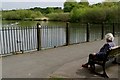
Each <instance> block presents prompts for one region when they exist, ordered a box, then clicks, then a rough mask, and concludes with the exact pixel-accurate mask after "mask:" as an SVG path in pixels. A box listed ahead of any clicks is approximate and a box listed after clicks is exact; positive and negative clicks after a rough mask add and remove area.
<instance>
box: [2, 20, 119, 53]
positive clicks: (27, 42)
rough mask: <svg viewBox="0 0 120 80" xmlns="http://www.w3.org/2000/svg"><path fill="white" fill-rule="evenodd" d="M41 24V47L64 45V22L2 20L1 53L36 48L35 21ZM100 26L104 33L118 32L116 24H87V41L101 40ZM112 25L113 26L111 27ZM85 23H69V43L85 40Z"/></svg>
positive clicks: (117, 33)
mask: <svg viewBox="0 0 120 80" xmlns="http://www.w3.org/2000/svg"><path fill="white" fill-rule="evenodd" d="M38 22H39V23H40V24H41V26H42V27H41V30H40V31H41V33H40V34H41V36H40V39H41V49H47V48H54V47H58V46H63V45H66V22H53V21H3V22H2V27H3V28H1V29H0V39H1V43H0V44H1V54H8V53H13V52H18V51H30V50H36V49H37V46H38V44H37V27H36V25H37V23H38ZM102 26H104V35H105V34H106V33H109V32H111V33H112V32H113V29H114V31H115V35H116V36H118V35H119V34H120V27H119V25H118V24H106V23H105V24H104V25H103V24H89V41H95V40H101V35H102ZM113 26H114V28H113ZM86 27H87V24H85V23H84V24H83V23H69V36H70V38H69V44H75V43H82V42H86V40H87V34H86V33H87V29H86Z"/></svg>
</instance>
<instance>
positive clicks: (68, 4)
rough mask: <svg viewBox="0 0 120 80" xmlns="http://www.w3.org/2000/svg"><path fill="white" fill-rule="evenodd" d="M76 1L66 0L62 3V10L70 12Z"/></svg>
mask: <svg viewBox="0 0 120 80" xmlns="http://www.w3.org/2000/svg"><path fill="white" fill-rule="evenodd" d="M77 5H78V3H77V1H75V0H66V2H65V3H64V12H70V11H71V10H72V9H73V8H74V7H75V6H77Z"/></svg>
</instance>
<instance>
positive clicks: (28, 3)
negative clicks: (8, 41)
mask: <svg viewBox="0 0 120 80" xmlns="http://www.w3.org/2000/svg"><path fill="white" fill-rule="evenodd" d="M1 1H2V9H3V10H11V9H29V8H34V7H42V8H44V7H63V3H64V2H65V1H66V0H1ZM76 1H78V2H80V0H76ZM88 1H89V3H90V4H94V3H98V2H103V1H104V0H88Z"/></svg>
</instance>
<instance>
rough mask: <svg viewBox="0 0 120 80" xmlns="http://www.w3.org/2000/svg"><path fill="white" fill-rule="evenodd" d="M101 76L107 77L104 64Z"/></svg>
mask: <svg viewBox="0 0 120 80" xmlns="http://www.w3.org/2000/svg"><path fill="white" fill-rule="evenodd" d="M102 76H103V77H105V78H109V77H108V75H107V74H106V72H105V65H103V74H102Z"/></svg>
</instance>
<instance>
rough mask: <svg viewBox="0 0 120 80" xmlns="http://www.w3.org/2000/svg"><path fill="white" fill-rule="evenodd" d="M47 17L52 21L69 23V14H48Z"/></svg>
mask: <svg viewBox="0 0 120 80" xmlns="http://www.w3.org/2000/svg"><path fill="white" fill-rule="evenodd" d="M47 17H48V18H49V20H52V21H69V13H50V14H48V15H47Z"/></svg>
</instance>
